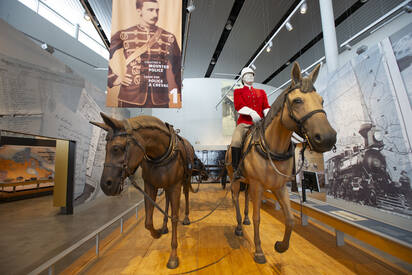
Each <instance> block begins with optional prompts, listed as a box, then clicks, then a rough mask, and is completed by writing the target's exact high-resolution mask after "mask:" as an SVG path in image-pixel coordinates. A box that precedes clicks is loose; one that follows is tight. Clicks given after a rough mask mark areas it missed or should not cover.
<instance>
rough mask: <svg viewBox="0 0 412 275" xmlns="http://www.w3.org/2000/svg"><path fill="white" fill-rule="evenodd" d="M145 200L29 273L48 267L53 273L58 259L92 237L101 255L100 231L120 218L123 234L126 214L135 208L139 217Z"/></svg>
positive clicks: (30, 274)
mask: <svg viewBox="0 0 412 275" xmlns="http://www.w3.org/2000/svg"><path fill="white" fill-rule="evenodd" d="M143 201H144V200H141V201H139V202H138V203H136V204H135V205H133V206H132V207H130V208H129V209H127V210H125V211H124V212H122V213H121V214H120V215H118V216H117V217H115V218H113V219H112V220H110V221H109V222H107V223H106V224H104V225H103V226H101V227H99V228H98V229H96V230H95V231H93V232H92V233H90V234H89V235H87V236H86V237H84V238H82V239H81V240H79V241H78V242H76V243H75V244H73V245H72V246H70V247H69V248H67V249H65V250H63V251H62V252H60V253H59V254H58V255H56V256H54V257H53V258H51V259H50V260H48V261H46V262H45V263H43V264H42V265H40V266H39V267H37V268H36V269H35V270H33V271H32V272H30V273H29V275H35V274H39V273H40V272H42V271H44V270H46V269H47V270H48V274H49V275H51V274H53V273H54V265H55V264H56V263H57V262H58V261H60V260H61V259H63V258H64V257H66V256H67V255H68V254H70V253H71V252H73V251H74V250H76V249H77V248H79V247H80V246H81V245H83V244H84V243H85V242H87V241H88V240H90V239H92V238H96V256H97V257H99V243H100V233H101V232H102V231H103V230H105V229H106V228H108V227H109V226H111V225H112V224H114V223H115V222H117V221H119V220H120V234H122V233H123V222H124V216H126V214H128V213H129V212H130V211H131V210H133V209H135V210H136V219H137V211H138V207H139V205H140V204H142V203H143Z"/></svg>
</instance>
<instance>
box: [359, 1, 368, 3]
mask: <svg viewBox="0 0 412 275" xmlns="http://www.w3.org/2000/svg"><path fill="white" fill-rule="evenodd" d="M360 2H361V3H366V2H368V0H360Z"/></svg>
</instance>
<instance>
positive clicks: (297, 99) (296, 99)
mask: <svg viewBox="0 0 412 275" xmlns="http://www.w3.org/2000/svg"><path fill="white" fill-rule="evenodd" d="M300 103H303V100H302V99H301V98H300V97H298V98H295V99H294V100H293V104H300Z"/></svg>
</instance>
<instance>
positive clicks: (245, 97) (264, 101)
mask: <svg viewBox="0 0 412 275" xmlns="http://www.w3.org/2000/svg"><path fill="white" fill-rule="evenodd" d="M234 103H235V109H236V111H239V110H240V109H242V108H243V107H249V108H250V109H253V110H255V111H256V112H257V113H258V114H259V115H260V117H262V118H263V116H264V115H263V110H265V109H267V108H270V106H269V103H268V98H267V96H266V93H265V91H264V90H261V89H255V88H253V87H251V88H250V89H249V87H247V86H244V87H243V88H240V89H236V90H235V92H234ZM240 123H246V124H250V125H251V124H253V121H252V118H251V117H250V116H248V115H242V114H241V115H240V116H239V118H238V120H237V124H238V125H239V124H240Z"/></svg>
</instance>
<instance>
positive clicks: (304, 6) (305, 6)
mask: <svg viewBox="0 0 412 275" xmlns="http://www.w3.org/2000/svg"><path fill="white" fill-rule="evenodd" d="M307 11H308V4H307V3H306V1H305V2H303V4H302V5H301V6H300V13H301V14H306V12H307Z"/></svg>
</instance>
